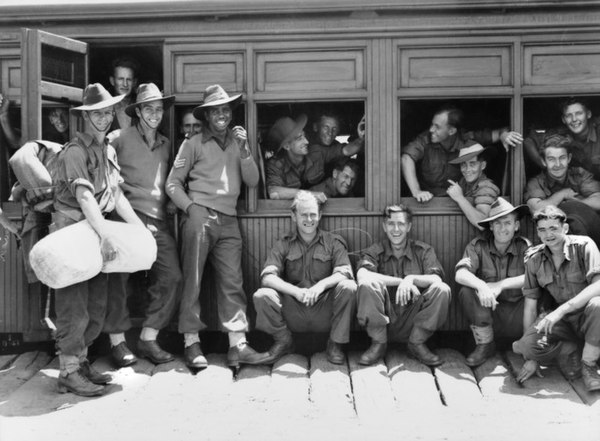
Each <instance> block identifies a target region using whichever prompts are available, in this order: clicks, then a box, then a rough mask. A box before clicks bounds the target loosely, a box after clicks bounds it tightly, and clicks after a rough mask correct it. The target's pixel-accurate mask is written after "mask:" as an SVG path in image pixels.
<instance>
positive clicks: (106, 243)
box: [100, 236, 117, 262]
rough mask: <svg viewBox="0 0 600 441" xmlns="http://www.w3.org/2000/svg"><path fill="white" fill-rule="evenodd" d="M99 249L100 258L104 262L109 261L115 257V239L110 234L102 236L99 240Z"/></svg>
mask: <svg viewBox="0 0 600 441" xmlns="http://www.w3.org/2000/svg"><path fill="white" fill-rule="evenodd" d="M100 251H101V253H102V260H103V261H104V262H110V261H111V260H115V259H116V258H117V246H116V243H115V239H114V238H113V237H111V236H104V237H102V239H101V241H100Z"/></svg>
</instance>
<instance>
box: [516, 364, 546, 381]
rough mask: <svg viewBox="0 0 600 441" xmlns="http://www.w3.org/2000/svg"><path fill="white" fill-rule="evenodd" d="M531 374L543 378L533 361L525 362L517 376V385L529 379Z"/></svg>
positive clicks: (538, 367)
mask: <svg viewBox="0 0 600 441" xmlns="http://www.w3.org/2000/svg"><path fill="white" fill-rule="evenodd" d="M533 374H536V375H537V376H538V377H540V378H544V376H543V375H542V371H540V366H539V364H538V362H537V361H535V360H527V361H525V363H523V367H522V368H521V371H520V372H519V375H517V381H518V382H519V383H523V382H524V381H525V380H527V379H528V378H530V377H531V376H532V375H533Z"/></svg>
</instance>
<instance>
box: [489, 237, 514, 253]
mask: <svg viewBox="0 0 600 441" xmlns="http://www.w3.org/2000/svg"><path fill="white" fill-rule="evenodd" d="M488 244H489V247H490V253H493V254H495V255H496V256H500V257H502V256H505V255H507V254H512V255H513V256H516V255H517V254H518V251H517V244H516V243H515V238H514V237H513V238H512V239H511V241H510V244H509V245H508V248H507V249H506V253H504V254H502V253H500V251H498V248H496V244H495V243H494V235H493V234H491V235H490V238H489V239H488Z"/></svg>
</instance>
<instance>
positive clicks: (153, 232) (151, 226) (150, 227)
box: [146, 224, 158, 236]
mask: <svg viewBox="0 0 600 441" xmlns="http://www.w3.org/2000/svg"><path fill="white" fill-rule="evenodd" d="M146 228H147V229H148V231H150V232H151V233H152V235H153V236H156V233H158V228H156V225H152V224H147V225H146Z"/></svg>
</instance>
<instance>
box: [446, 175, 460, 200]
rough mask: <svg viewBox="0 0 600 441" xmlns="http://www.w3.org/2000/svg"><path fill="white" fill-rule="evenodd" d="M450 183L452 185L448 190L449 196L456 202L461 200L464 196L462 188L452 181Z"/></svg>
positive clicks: (449, 180)
mask: <svg viewBox="0 0 600 441" xmlns="http://www.w3.org/2000/svg"><path fill="white" fill-rule="evenodd" d="M448 182H449V183H450V187H448V190H446V193H447V194H448V196H450V197H451V198H452V199H453V200H455V201H456V200H458V199H460V198H461V197H462V196H463V191H462V188H460V185H458V183H457V182H454V181H453V180H452V179H448Z"/></svg>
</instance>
